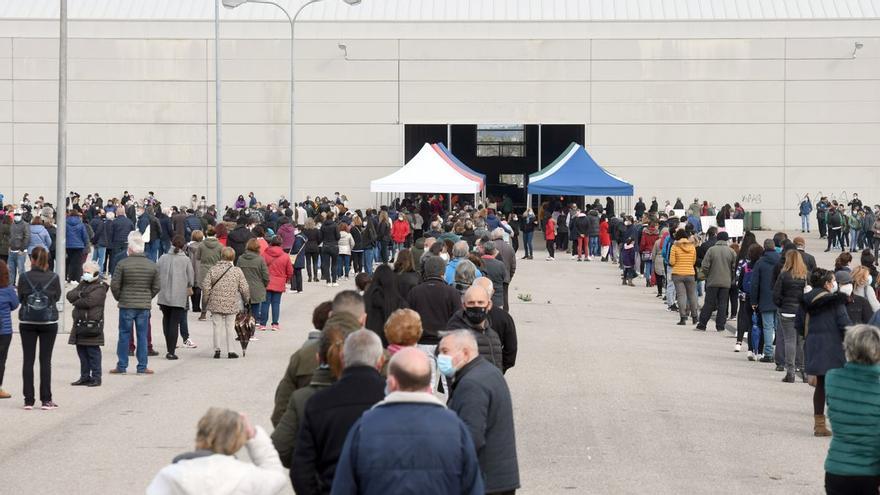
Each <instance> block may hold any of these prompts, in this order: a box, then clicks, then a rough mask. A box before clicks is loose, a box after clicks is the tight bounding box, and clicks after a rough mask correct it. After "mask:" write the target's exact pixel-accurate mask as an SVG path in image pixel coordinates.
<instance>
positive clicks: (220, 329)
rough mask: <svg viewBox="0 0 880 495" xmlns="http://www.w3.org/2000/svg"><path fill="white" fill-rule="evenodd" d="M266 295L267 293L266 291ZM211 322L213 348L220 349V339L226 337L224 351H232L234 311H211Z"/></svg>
mask: <svg viewBox="0 0 880 495" xmlns="http://www.w3.org/2000/svg"><path fill="white" fill-rule="evenodd" d="M267 295H268V293H267ZM211 323H212V324H213V325H212V328H213V331H214V350H215V351H219V350H220V340H221V338H223V337H224V336H225V338H226V352H232V336H233V335H235V313H231V314H228V315H221V314H219V313H211Z"/></svg>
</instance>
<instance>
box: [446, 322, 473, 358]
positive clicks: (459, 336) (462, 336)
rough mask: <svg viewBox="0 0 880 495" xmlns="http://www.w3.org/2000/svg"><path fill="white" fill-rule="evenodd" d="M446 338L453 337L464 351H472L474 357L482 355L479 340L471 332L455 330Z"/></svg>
mask: <svg viewBox="0 0 880 495" xmlns="http://www.w3.org/2000/svg"><path fill="white" fill-rule="evenodd" d="M446 337H452V339H453V340H454V341H456V342H457V343H458V345H460V346H461V348H462V349H468V350H469V351H471V355H473V356H476V355H477V354H479V353H480V348H479V347H478V346H477V338H476V337H474V332H472V331H470V330H464V329H458V330H454V331H452V332H450V333H448V334H446ZM446 337H444V338H446Z"/></svg>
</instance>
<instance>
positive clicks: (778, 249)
mask: <svg viewBox="0 0 880 495" xmlns="http://www.w3.org/2000/svg"><path fill="white" fill-rule="evenodd" d="M773 249H775V250H776V252H777V253H781V252H782V248H781V247H775V248H773Z"/></svg>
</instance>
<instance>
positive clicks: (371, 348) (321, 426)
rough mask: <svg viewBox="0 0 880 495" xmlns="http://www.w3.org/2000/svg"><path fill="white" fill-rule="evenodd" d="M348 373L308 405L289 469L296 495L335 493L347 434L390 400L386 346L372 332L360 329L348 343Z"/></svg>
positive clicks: (344, 354) (345, 349)
mask: <svg viewBox="0 0 880 495" xmlns="http://www.w3.org/2000/svg"><path fill="white" fill-rule="evenodd" d="M342 363H343V366H344V371H343V372H342V376H341V377H340V378H339V381H337V382H336V383H334V384H333V385H331V386H329V387H327V388H325V389H324V390H321V391H319V392H317V393H315V395H313V396H312V397H311V398H310V399H309V400H308V402H307V403H306V407H305V411H304V414H303V418H302V424H301V426H300V427H299V433H298V434H297V440H296V449H295V450H294V451H293V459H292V461H291V465H290V480H291V482H293V489H294V491H296V493H297V495H317V494H326V493H329V492H330V486H331V484H332V482H333V476H334V474H335V472H336V463H337V461H338V460H339V455H340V454H341V452H342V446H343V444H344V443H345V437H346V436H347V435H348V430H349V429H350V428H351V426H352V425H354V423H355V422H356V421H357V420H358V418H360V417H361V414H363V413H364V412H365V411H367V410H369V409H370V408H372V407H373V406H374V405H375V404H376V403H377V402H379V401H381V400H382V399H384V398H385V380H384V379H383V378H382V375H380V374H379V370H380V369H382V364H383V356H382V341H381V340H379V336H378V335H376V333H375V332H373V331H371V330H358V331H356V332H354V333H352V334H351V335H349V336H348V337H347V338H346V339H345V344H344V345H343V348H342Z"/></svg>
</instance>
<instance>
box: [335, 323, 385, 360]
mask: <svg viewBox="0 0 880 495" xmlns="http://www.w3.org/2000/svg"><path fill="white" fill-rule="evenodd" d="M381 356H382V341H381V340H380V339H379V336H378V335H376V332H374V331H372V330H366V329H363V330H358V331H356V332H352V333H351V334H350V335H349V336H348V337H346V339H345V344H343V347H342V364H343V365H344V367H345V368H351V367H352V366H369V367H371V368H372V367H375V366H376V363H378V362H379V358H380V357H381Z"/></svg>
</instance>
